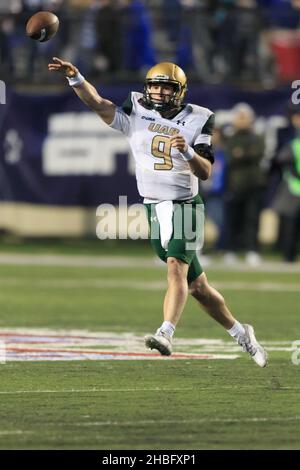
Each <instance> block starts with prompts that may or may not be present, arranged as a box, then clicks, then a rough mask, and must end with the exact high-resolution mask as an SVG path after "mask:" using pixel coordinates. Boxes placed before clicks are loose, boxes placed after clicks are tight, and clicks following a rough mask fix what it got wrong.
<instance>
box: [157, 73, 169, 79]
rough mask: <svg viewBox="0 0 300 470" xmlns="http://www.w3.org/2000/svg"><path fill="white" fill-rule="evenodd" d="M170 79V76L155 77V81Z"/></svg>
mask: <svg viewBox="0 0 300 470" xmlns="http://www.w3.org/2000/svg"><path fill="white" fill-rule="evenodd" d="M169 79H170V77H169V75H162V74H161V75H156V76H155V80H169Z"/></svg>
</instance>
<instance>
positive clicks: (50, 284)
mask: <svg viewBox="0 0 300 470" xmlns="http://www.w3.org/2000/svg"><path fill="white" fill-rule="evenodd" d="M211 285H212V286H213V287H215V288H217V289H223V290H235V291H236V290H237V291H243V290H245V291H262V292H280V293H282V292H298V293H300V285H299V283H286V282H239V281H211ZM0 286H3V287H32V288H36V287H40V288H43V289H80V288H81V289H115V288H116V287H117V288H118V289H132V290H147V291H161V290H165V289H166V286H167V284H166V282H165V281H139V280H130V281H128V280H124V279H122V278H115V279H57V280H56V279H26V278H24V279H22V278H16V277H2V278H0Z"/></svg>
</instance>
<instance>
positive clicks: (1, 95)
mask: <svg viewBox="0 0 300 470" xmlns="http://www.w3.org/2000/svg"><path fill="white" fill-rule="evenodd" d="M0 104H6V85H5V83H4V82H3V80H0Z"/></svg>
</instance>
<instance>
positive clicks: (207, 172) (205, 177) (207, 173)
mask: <svg viewBox="0 0 300 470" xmlns="http://www.w3.org/2000/svg"><path fill="white" fill-rule="evenodd" d="M210 175H211V168H205V169H204V170H202V172H201V175H200V179H201V180H202V181H206V180H208V178H209V177H210Z"/></svg>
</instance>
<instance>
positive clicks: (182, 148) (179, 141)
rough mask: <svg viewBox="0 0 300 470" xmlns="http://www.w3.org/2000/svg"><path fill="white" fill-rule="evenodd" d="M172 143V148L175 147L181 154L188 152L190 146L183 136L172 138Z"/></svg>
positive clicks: (178, 135) (177, 135)
mask: <svg viewBox="0 0 300 470" xmlns="http://www.w3.org/2000/svg"><path fill="white" fill-rule="evenodd" d="M170 141H171V146H172V147H174V148H175V149H178V150H179V152H182V153H184V152H186V151H187V149H188V144H187V143H186V141H185V138H184V137H183V136H182V135H180V134H176V135H173V136H172V137H171V138H170Z"/></svg>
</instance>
